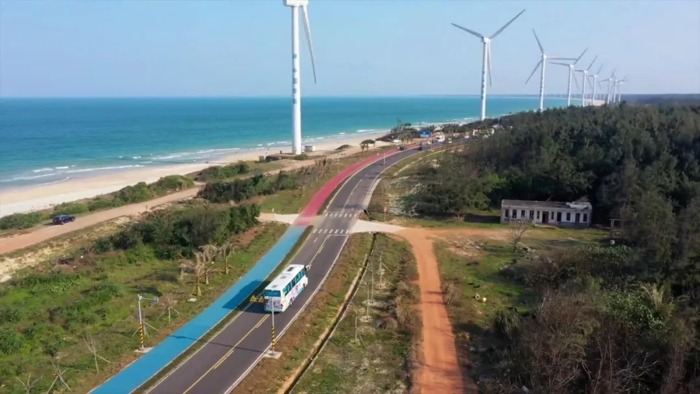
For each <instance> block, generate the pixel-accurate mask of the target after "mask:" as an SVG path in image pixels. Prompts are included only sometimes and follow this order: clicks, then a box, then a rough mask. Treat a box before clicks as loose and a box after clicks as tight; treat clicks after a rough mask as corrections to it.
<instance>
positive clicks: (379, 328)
mask: <svg viewBox="0 0 700 394" xmlns="http://www.w3.org/2000/svg"><path fill="white" fill-rule="evenodd" d="M380 255H381V263H383V264H384V267H385V268H386V269H385V273H384V275H383V278H382V280H383V283H384V285H383V286H380V285H379V278H378V277H377V276H375V278H374V280H375V286H377V287H376V290H375V295H374V297H375V304H374V305H372V306H371V307H370V308H369V316H370V318H369V319H364V318H363V316H365V315H366V313H367V309H366V305H367V296H368V294H367V288H368V287H367V285H368V284H370V285H371V283H372V281H371V275H370V272H367V273H366V275H365V277H364V279H363V284H362V285H361V286H360V288H359V291H358V292H357V293H356V294H355V296H354V298H353V299H352V301H351V302H352V304H351V306H350V307H349V308H348V311H347V312H346V314H345V316H344V317H343V319H342V320H341V322H340V323H339V324H338V326H337V328H336V331H335V332H334V333H333V335H332V337H331V338H330V340H329V341H328V343H327V344H326V347H325V348H324V349H323V351H322V352H321V353H320V354H319V355H318V356H317V358H316V360H315V361H314V364H313V365H311V367H310V368H309V369H308V370H307V371H306V373H305V375H304V376H302V378H301V379H300V380H299V382H298V384H297V386H296V387H295V390H294V392H295V393H300V394H301V393H323V394H325V393H349V392H361V393H373V392H409V391H410V389H411V387H412V385H413V379H412V366H413V363H415V361H416V357H417V354H416V350H417V349H418V346H417V344H418V341H419V340H420V332H421V327H420V318H419V316H418V312H417V309H416V308H415V305H414V303H415V302H417V300H418V296H417V294H418V289H417V286H416V284H415V283H414V282H415V279H416V278H417V271H416V270H417V268H416V263H415V259H414V257H413V255H412V253H411V249H410V246H409V245H408V244H407V243H406V242H403V241H397V240H394V239H392V238H389V237H387V236H385V235H378V236H377V241H376V244H375V252H374V254H373V258H372V259H371V261H370V263H371V264H372V267H374V268H375V269H377V270H378V266H379V256H380ZM400 289H404V290H400ZM406 289H408V290H406ZM406 292H410V293H412V294H414V296H415V298H414V299H413V300H412V301H410V302H408V301H407V302H406V303H405V304H404V303H403V302H402V301H397V299H399V298H400V299H406V298H408V297H406V295H405V293H406ZM397 302H398V303H399V305H397V308H404V307H406V306H408V307H409V308H410V312H409V313H410V315H409V316H410V317H409V318H408V319H407V321H406V322H405V323H404V324H402V323H401V322H399V321H400V320H401V319H397V318H396V314H395V313H394V312H392V311H393V305H396V303H397ZM397 320H399V321H397ZM356 323H357V336H356ZM356 338H357V339H356Z"/></svg>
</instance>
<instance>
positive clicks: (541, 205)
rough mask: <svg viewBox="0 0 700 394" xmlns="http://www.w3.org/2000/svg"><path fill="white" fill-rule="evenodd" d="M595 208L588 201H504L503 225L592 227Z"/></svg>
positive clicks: (502, 208)
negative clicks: (519, 222) (520, 223)
mask: <svg viewBox="0 0 700 394" xmlns="http://www.w3.org/2000/svg"><path fill="white" fill-rule="evenodd" d="M592 213H593V207H592V206H591V203H590V202H588V201H577V202H555V201H527V200H502V201H501V223H502V224H507V223H510V222H511V221H515V220H517V221H527V222H529V223H532V224H549V225H553V226H557V227H583V228H586V227H590V225H591V215H592Z"/></svg>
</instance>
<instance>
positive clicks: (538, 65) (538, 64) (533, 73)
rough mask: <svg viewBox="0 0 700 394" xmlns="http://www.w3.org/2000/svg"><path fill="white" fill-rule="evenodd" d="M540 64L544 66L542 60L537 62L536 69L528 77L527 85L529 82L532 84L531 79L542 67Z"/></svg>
mask: <svg viewBox="0 0 700 394" xmlns="http://www.w3.org/2000/svg"><path fill="white" fill-rule="evenodd" d="M540 64H542V60H540V61H539V62H537V64H536V65H535V68H534V69H533V70H532V73H530V76H529V77H527V81H525V84H527V83H528V82H530V78H532V76H533V75H535V71H537V69H538V68H539V67H540Z"/></svg>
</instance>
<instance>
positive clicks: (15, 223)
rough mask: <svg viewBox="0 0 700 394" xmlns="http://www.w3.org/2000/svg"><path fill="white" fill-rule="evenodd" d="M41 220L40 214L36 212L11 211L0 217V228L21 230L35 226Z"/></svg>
mask: <svg viewBox="0 0 700 394" xmlns="http://www.w3.org/2000/svg"><path fill="white" fill-rule="evenodd" d="M41 220H42V216H41V214H39V213H37V212H30V213H13V214H12V215H9V216H5V217H2V218H0V230H23V229H26V228H30V227H34V226H36V225H37V224H39V223H40V222H41Z"/></svg>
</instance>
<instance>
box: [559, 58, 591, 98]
mask: <svg viewBox="0 0 700 394" xmlns="http://www.w3.org/2000/svg"><path fill="white" fill-rule="evenodd" d="M586 51H588V48H586V49H584V50H583V52H581V55H579V57H578V58H576V60H575V61H574V62H573V63H559V62H552V64H556V65H559V66H565V67H568V68H569V87H568V88H567V89H566V106H567V107H568V106H570V105H571V80H572V79H573V80H574V82H576V87H577V88H578V82H577V81H576V79H575V78H574V69H575V67H574V66H575V65H576V63H578V61H579V60H581V58H582V57H583V55H584V54H585V53H586Z"/></svg>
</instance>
